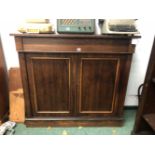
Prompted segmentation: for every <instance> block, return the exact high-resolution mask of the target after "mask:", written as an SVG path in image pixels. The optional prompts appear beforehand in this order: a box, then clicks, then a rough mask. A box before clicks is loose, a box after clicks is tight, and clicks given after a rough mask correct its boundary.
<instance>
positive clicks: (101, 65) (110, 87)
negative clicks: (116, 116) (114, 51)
mask: <svg viewBox="0 0 155 155" xmlns="http://www.w3.org/2000/svg"><path fill="white" fill-rule="evenodd" d="M78 62H79V63H78V65H79V67H78V68H79V70H78V75H79V78H78V79H79V80H78V91H77V96H78V97H77V98H78V99H77V113H78V115H82V116H84V115H87V116H90V115H96V116H101V115H108V116H109V115H113V113H114V112H116V111H115V107H116V106H117V97H118V85H119V79H120V65H121V59H120V57H119V56H116V57H112V56H93V55H92V56H91V55H89V56H87V55H83V56H81V57H80V58H79V60H78Z"/></svg>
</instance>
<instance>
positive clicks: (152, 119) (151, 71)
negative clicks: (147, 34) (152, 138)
mask: <svg viewBox="0 0 155 155" xmlns="http://www.w3.org/2000/svg"><path fill="white" fill-rule="evenodd" d="M154 96H155V38H154V43H153V46H152V52H151V56H150V60H149V64H148V68H147V72H146V77H145V82H144V84H143V89H142V95H141V97H140V101H139V107H138V112H137V116H136V122H135V126H134V129H133V134H155V97H154Z"/></svg>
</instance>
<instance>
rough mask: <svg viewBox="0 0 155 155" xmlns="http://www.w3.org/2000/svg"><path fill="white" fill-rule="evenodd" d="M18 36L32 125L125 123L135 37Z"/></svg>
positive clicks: (17, 40) (30, 123)
mask: <svg viewBox="0 0 155 155" xmlns="http://www.w3.org/2000/svg"><path fill="white" fill-rule="evenodd" d="M13 35H14V36H15V41H16V48H17V51H18V53H19V60H20V66H21V73H22V80H23V86H24V94H25V102H26V124H27V125H28V126H44V125H45V126H47V125H55V126H61V125H62V126H75V125H89V126H91V125H93V126H98V125H109V126H111V125H113V126H114V125H122V123H123V105H124V99H125V94H126V88H127V82H128V76H129V71H130V65H131V59H132V54H133V52H134V47H135V46H134V45H132V44H131V41H132V37H131V36H117V35H116V36H106V35H103V36H102V35H51V34H36V35H35V34H13Z"/></svg>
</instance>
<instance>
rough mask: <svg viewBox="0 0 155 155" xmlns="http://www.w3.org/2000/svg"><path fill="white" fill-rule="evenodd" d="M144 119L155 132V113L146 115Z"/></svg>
mask: <svg viewBox="0 0 155 155" xmlns="http://www.w3.org/2000/svg"><path fill="white" fill-rule="evenodd" d="M143 118H144V119H145V121H146V122H147V123H148V124H149V125H150V127H151V128H152V129H153V130H154V131H155V113H152V114H145V115H144V116H143Z"/></svg>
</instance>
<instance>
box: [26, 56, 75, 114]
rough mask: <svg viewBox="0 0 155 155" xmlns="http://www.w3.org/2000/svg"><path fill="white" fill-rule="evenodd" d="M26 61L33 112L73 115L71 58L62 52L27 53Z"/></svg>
mask: <svg viewBox="0 0 155 155" xmlns="http://www.w3.org/2000/svg"><path fill="white" fill-rule="evenodd" d="M26 61H27V71H28V81H29V92H30V98H31V99H30V101H31V106H32V107H31V109H32V113H33V115H34V116H69V115H71V114H72V112H73V106H72V102H73V101H72V91H71V89H72V75H71V74H72V73H71V70H72V59H71V57H70V56H66V57H65V56H61V54H60V55H54V54H53V55H51V54H27V56H26Z"/></svg>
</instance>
